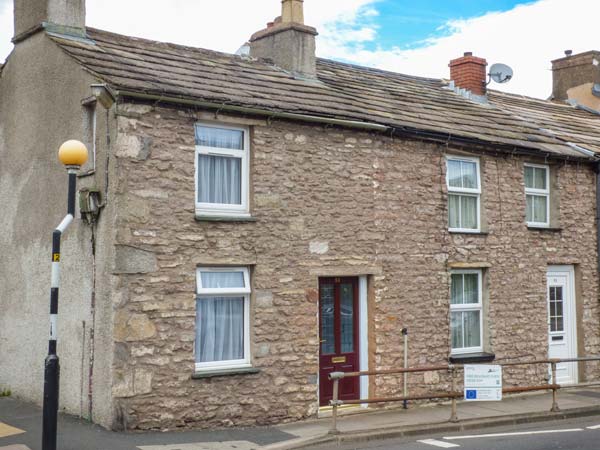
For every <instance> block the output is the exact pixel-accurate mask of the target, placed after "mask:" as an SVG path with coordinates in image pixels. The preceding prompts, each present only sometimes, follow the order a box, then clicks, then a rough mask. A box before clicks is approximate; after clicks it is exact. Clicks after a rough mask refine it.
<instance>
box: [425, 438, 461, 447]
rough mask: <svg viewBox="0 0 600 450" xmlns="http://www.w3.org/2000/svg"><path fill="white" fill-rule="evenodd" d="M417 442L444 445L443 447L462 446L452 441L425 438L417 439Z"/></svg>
mask: <svg viewBox="0 0 600 450" xmlns="http://www.w3.org/2000/svg"><path fill="white" fill-rule="evenodd" d="M417 442H420V443H421V444H427V445H433V446H435V447H442V448H451V447H460V445H458V444H451V443H450V442H442V441H436V440H435V439H424V440H422V441H417Z"/></svg>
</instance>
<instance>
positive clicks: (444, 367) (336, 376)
mask: <svg viewBox="0 0 600 450" xmlns="http://www.w3.org/2000/svg"><path fill="white" fill-rule="evenodd" d="M585 361H600V356H583V357H580V358H564V359H558V358H550V359H541V360H533V361H515V362H501V363H498V364H497V365H499V366H504V367H507V366H520V365H532V364H549V365H550V370H551V373H552V384H542V385H536V386H511V387H506V388H503V389H502V392H503V393H506V394H509V393H517V392H532V391H546V390H552V407H551V409H550V411H551V412H558V411H560V408H559V407H558V402H557V396H556V394H557V391H558V389H560V388H561V386H560V385H559V384H557V383H556V382H555V380H556V365H557V364H560V363H566V362H585ZM463 369H464V364H440V365H435V366H423V367H409V368H400V369H385V370H365V371H360V372H331V373H330V374H329V376H328V378H329V379H330V380H332V381H333V399H332V400H330V402H329V404H330V405H331V406H332V414H331V417H332V424H331V429H330V430H329V433H330V434H337V433H339V431H338V429H337V415H338V407H340V406H342V405H360V404H369V403H388V402H400V401H406V400H433V399H451V400H452V409H451V413H450V422H458V414H457V399H458V398H461V397H462V396H463V393H462V392H457V391H456V386H457V372H458V370H463ZM435 371H448V372H450V374H451V376H452V385H451V389H450V392H435V393H430V394H426V395H411V396H402V397H384V398H372V399H356V400H340V399H339V393H340V392H339V388H340V386H339V383H340V380H342V379H344V378H352V377H363V376H378V375H395V374H405V373H416V372H435Z"/></svg>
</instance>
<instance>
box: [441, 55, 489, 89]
mask: <svg viewBox="0 0 600 450" xmlns="http://www.w3.org/2000/svg"><path fill="white" fill-rule="evenodd" d="M448 66H449V67H450V79H451V80H452V81H454V85H455V86H456V87H459V88H462V89H466V90H468V91H470V92H471V93H473V94H474V95H485V91H486V89H485V85H486V81H487V73H486V66H487V61H486V60H485V59H483V58H478V57H476V56H473V53H471V52H466V53H465V54H464V56H462V57H460V58H456V59H453V60H452V61H450V64H449V65H448Z"/></svg>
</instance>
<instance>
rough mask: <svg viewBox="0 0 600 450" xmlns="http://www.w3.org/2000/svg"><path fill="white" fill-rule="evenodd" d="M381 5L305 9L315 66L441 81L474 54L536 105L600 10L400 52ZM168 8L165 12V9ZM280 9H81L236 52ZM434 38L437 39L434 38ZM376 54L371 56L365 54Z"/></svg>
mask: <svg viewBox="0 0 600 450" xmlns="http://www.w3.org/2000/svg"><path fill="white" fill-rule="evenodd" d="M378 1H379V0H306V1H305V8H306V22H307V23H308V24H310V25H313V26H316V27H317V29H318V30H319V33H320V36H319V38H318V39H319V40H318V46H317V48H318V53H319V55H320V56H322V57H326V58H332V59H340V60H346V61H351V62H355V63H358V64H363V65H368V66H372V67H380V68H384V69H388V70H393V71H398V72H403V73H409V74H414V75H423V76H430V77H447V76H448V61H449V60H450V59H453V58H456V57H458V56H460V55H462V52H464V51H472V52H473V53H474V54H475V55H477V56H481V57H485V58H487V60H488V62H489V63H490V64H491V63H494V62H503V63H505V64H508V65H510V66H512V67H513V69H514V70H515V77H514V78H513V80H511V82H510V83H508V84H505V85H502V86H499V85H495V86H494V88H501V89H504V90H508V91H511V92H518V93H523V94H527V95H533V96H537V97H546V96H547V95H548V94H549V93H550V90H551V73H550V70H549V69H550V61H551V60H552V59H555V58H559V57H561V56H562V54H563V50H565V49H572V50H573V51H574V52H575V53H577V52H581V51H585V50H590V49H592V48H594V46H596V45H597V43H596V42H595V41H594V39H595V35H596V32H595V30H596V28H597V20H598V19H597V18H598V17H600V1H598V0H539V1H537V2H533V3H529V4H525V5H521V6H518V7H516V8H514V9H513V10H510V11H506V12H499V13H489V14H486V15H483V16H481V17H476V18H471V19H467V20H456V21H452V22H449V23H448V24H446V26H445V27H444V28H443V30H442V31H441V32H440V33H439V34H440V35H441V36H440V37H432V38H430V39H428V40H426V41H424V42H422V43H419V45H417V46H415V45H413V46H411V48H410V49H406V48H400V47H397V48H392V49H389V48H386V49H384V48H379V47H377V45H376V43H377V33H378V26H377V3H378ZM165 5H168V6H165ZM279 9H280V1H279V0H254V1H247V0H219V1H217V2H214V1H209V0H171V1H169V2H165V1H164V0H126V1H123V0H88V24H89V25H90V26H94V27H97V28H102V29H106V30H111V31H115V32H118V33H123V34H129V35H135V36H140V37H146V38H149V39H155V40H161V41H170V42H177V43H181V44H186V45H191V46H197V47H204V48H210V49H215V50H221V51H226V52H234V51H235V50H237V48H238V47H239V46H240V45H241V44H242V43H243V42H244V41H246V40H247V39H248V37H249V36H250V35H251V34H252V33H253V32H255V31H258V30H259V29H261V28H263V27H264V26H265V24H266V22H268V21H269V20H272V19H273V18H274V17H275V16H276V15H278V14H279V12H280V11H279ZM438 31H439V30H438ZM11 36H12V2H11V1H10V0H0V61H1V60H2V59H3V58H4V57H5V56H6V55H7V54H8V52H9V51H10V48H11V45H10V37H11ZM373 46H375V50H370V48H372V47H373Z"/></svg>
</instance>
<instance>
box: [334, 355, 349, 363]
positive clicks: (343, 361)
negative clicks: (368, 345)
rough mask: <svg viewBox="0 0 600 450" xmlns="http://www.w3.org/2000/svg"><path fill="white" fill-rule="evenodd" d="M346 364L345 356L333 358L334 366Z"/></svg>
mask: <svg viewBox="0 0 600 450" xmlns="http://www.w3.org/2000/svg"><path fill="white" fill-rule="evenodd" d="M345 362H346V357H345V356H334V357H333V358H331V363H332V364H341V363H345Z"/></svg>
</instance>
